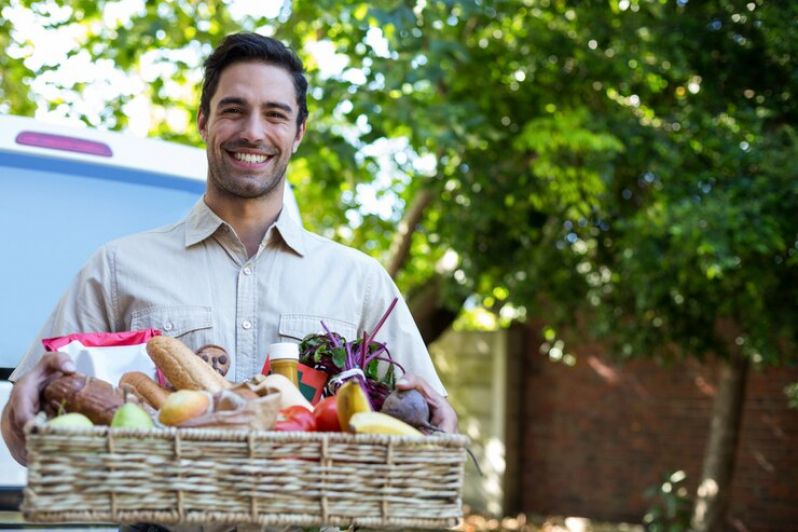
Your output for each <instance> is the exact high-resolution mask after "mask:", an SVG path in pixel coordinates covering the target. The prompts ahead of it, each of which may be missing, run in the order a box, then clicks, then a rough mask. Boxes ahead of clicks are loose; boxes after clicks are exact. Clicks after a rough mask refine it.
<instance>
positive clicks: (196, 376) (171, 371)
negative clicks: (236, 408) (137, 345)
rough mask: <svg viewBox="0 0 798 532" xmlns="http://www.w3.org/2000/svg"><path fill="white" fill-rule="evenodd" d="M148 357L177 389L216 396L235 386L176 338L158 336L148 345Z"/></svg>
mask: <svg viewBox="0 0 798 532" xmlns="http://www.w3.org/2000/svg"><path fill="white" fill-rule="evenodd" d="M147 354H148V355H150V358H151V359H152V361H153V362H155V366H156V367H158V369H160V370H161V371H162V372H163V374H164V376H165V377H166V379H167V380H168V381H169V382H170V383H171V384H172V386H174V387H175V389H176V390H205V391H207V392H210V393H216V392H218V391H220V390H224V389H226V388H230V387H231V386H232V383H231V382H230V381H228V380H227V379H225V378H224V377H222V376H221V375H219V373H217V372H216V371H214V369H213V368H212V367H210V366H209V365H208V364H207V363H206V362H205V361H203V360H202V359H201V358H199V357H198V356H197V355H196V354H195V353H194V351H192V350H191V348H189V347H188V346H187V345H186V344H184V343H183V342H181V341H180V340H178V339H177V338H171V337H169V336H155V337H153V338H151V339H150V341H149V342H147Z"/></svg>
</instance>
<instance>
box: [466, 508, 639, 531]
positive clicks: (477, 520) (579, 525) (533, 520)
mask: <svg viewBox="0 0 798 532" xmlns="http://www.w3.org/2000/svg"><path fill="white" fill-rule="evenodd" d="M463 510H464V514H465V518H464V519H463V521H462V522H461V523H460V525H458V526H457V527H456V528H455V530H458V531H461V532H493V531H496V532H498V531H518V532H643V530H644V528H643V526H642V525H636V524H630V523H600V522H596V521H592V520H590V519H587V518H584V517H571V516H566V517H560V516H535V515H527V514H523V513H522V514H518V515H515V516H506V517H502V518H496V517H490V516H484V515H480V514H478V513H472V512H471V509H470V508H469V507H468V506H464V508H463Z"/></svg>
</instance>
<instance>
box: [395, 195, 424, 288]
mask: <svg viewBox="0 0 798 532" xmlns="http://www.w3.org/2000/svg"><path fill="white" fill-rule="evenodd" d="M431 199H432V194H431V193H430V191H429V190H427V189H425V188H423V189H421V190H419V191H418V193H416V195H415V196H414V197H413V201H412V202H411V203H410V206H409V207H408V208H407V210H406V211H405V213H404V216H402V221H401V222H399V227H397V229H396V233H395V234H394V238H393V242H391V249H390V258H389V259H388V266H386V267H385V269H386V270H387V271H388V274H389V275H390V276H391V277H392V278H396V274H397V273H399V270H401V269H402V266H404V263H405V261H406V260H407V257H408V255H410V243H411V242H412V239H413V233H414V232H415V230H416V225H418V223H419V222H420V221H421V219H422V218H423V217H424V211H425V210H426V209H427V206H428V205H429V203H430V200H431Z"/></svg>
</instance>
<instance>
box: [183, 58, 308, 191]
mask: <svg viewBox="0 0 798 532" xmlns="http://www.w3.org/2000/svg"><path fill="white" fill-rule="evenodd" d="M298 112H299V106H298V105H297V101H296V95H295V92H294V84H293V81H292V79H291V75H290V74H289V73H288V71H286V70H285V69H283V68H281V67H277V66H273V65H267V64H264V63H262V62H256V61H249V62H240V63H235V64H233V65H230V66H228V67H227V68H226V69H224V71H222V75H221V76H220V79H219V86H218V87H217V89H216V93H215V94H214V95H213V98H212V99H211V102H210V115H209V116H207V117H206V116H203V114H202V113H200V115H199V118H198V125H199V129H200V133H201V134H202V137H203V139H204V140H205V142H206V144H207V152H208V188H209V192H210V193H216V194H219V195H221V196H226V197H236V198H260V197H263V196H266V195H269V194H274V193H275V192H276V191H277V192H280V193H281V194H280V197H282V190H283V178H284V177H285V171H286V168H287V167H288V161H289V160H290V159H291V155H292V154H293V153H294V151H296V148H297V147H298V146H299V143H300V142H301V141H302V136H303V135H304V133H305V125H304V124H302V125H301V126H300V127H297V124H296V118H297V113H298Z"/></svg>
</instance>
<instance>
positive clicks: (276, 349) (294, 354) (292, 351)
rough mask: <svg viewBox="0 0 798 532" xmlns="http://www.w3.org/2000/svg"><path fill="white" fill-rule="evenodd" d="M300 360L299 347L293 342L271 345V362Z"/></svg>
mask: <svg viewBox="0 0 798 532" xmlns="http://www.w3.org/2000/svg"><path fill="white" fill-rule="evenodd" d="M289 358H290V359H294V360H299V345H298V344H294V343H291V342H280V343H276V344H269V359H270V360H285V359H289Z"/></svg>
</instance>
